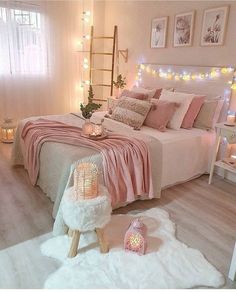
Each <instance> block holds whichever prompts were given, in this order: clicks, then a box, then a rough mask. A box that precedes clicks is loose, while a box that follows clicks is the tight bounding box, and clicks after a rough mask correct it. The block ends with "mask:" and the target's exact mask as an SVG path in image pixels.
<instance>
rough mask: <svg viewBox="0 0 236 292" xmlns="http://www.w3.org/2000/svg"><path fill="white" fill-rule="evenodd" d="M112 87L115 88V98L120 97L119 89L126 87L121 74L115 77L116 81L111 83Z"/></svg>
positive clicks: (124, 79)
mask: <svg viewBox="0 0 236 292" xmlns="http://www.w3.org/2000/svg"><path fill="white" fill-rule="evenodd" d="M113 84H114V86H115V87H116V88H117V95H118V96H117V97H119V96H120V93H121V89H123V88H124V87H125V85H126V78H125V77H123V76H122V75H121V74H119V75H118V76H117V79H116V81H113Z"/></svg>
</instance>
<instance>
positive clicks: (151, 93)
mask: <svg viewBox="0 0 236 292" xmlns="http://www.w3.org/2000/svg"><path fill="white" fill-rule="evenodd" d="M131 90H132V91H134V92H137V93H142V94H146V95H147V96H148V99H151V98H153V96H154V95H155V93H156V89H155V88H154V89H147V88H143V87H136V86H134V87H133V88H132V89H131Z"/></svg>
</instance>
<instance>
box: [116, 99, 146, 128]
mask: <svg viewBox="0 0 236 292" xmlns="http://www.w3.org/2000/svg"><path fill="white" fill-rule="evenodd" d="M151 105H152V104H151V103H150V102H148V101H143V100H139V99H135V98H130V97H121V98H120V99H119V101H118V103H117V106H116V108H115V109H114V111H113V113H112V115H111V118H112V119H113V120H116V121H119V122H122V123H124V124H127V125H129V126H131V127H134V128H138V129H139V128H140V127H141V126H142V124H143V122H144V120H145V118H146V116H147V114H148V112H149V110H150V108H151Z"/></svg>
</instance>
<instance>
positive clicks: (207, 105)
mask: <svg viewBox="0 0 236 292" xmlns="http://www.w3.org/2000/svg"><path fill="white" fill-rule="evenodd" d="M223 104H224V100H223V99H213V100H206V101H205V102H204V103H203V105H202V107H201V109H200V112H199V114H198V115H197V118H196V120H195V122H194V124H193V126H194V127H195V128H199V129H205V130H210V129H213V128H214V127H215V124H216V123H217V121H218V119H219V116H220V112H221V109H222V106H223Z"/></svg>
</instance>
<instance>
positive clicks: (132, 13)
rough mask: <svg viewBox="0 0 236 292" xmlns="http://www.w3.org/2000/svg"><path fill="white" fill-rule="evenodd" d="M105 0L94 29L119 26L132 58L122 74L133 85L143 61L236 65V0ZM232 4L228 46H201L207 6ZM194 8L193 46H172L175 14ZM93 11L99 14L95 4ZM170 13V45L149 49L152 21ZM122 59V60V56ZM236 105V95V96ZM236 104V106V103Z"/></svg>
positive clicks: (121, 44) (107, 30)
mask: <svg viewBox="0 0 236 292" xmlns="http://www.w3.org/2000/svg"><path fill="white" fill-rule="evenodd" d="M96 2H97V3H99V5H101V2H104V4H105V18H104V20H103V17H98V15H97V21H96V20H95V22H94V25H95V28H98V27H99V26H104V32H105V34H111V32H112V29H113V26H114V25H118V30H119V47H120V49H126V48H128V49H129V61H128V63H127V64H124V63H123V62H122V61H121V62H120V63H121V66H120V70H121V73H123V74H124V75H126V76H127V77H128V81H129V84H130V85H131V84H133V82H134V77H135V71H136V68H135V65H136V64H138V63H140V62H147V63H158V64H174V65H185V64H186V65H202V66H234V67H236V49H235V46H236V32H235V27H236V2H233V1H122V0H121V1H120V0H119V1H113V0H110V1H109V0H108V1H96V0H95V4H96ZM225 5H230V13H229V21H228V28H227V33H226V39H225V45H224V46H219V47H201V46H200V34H201V24H202V18H203V12H204V9H207V8H213V7H220V6H225ZM192 10H195V12H196V15H195V25H194V38H193V46H192V47H185V48H174V47H173V26H174V16H175V14H177V13H182V12H188V11H192ZM94 13H95V14H96V13H97V11H96V5H95V10H94ZM163 16H169V25H168V34H167V47H166V48H163V49H151V48H150V31H151V20H152V19H153V18H155V17H163ZM121 60H122V59H121ZM235 104H236V98H235ZM235 106H236V105H235Z"/></svg>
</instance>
